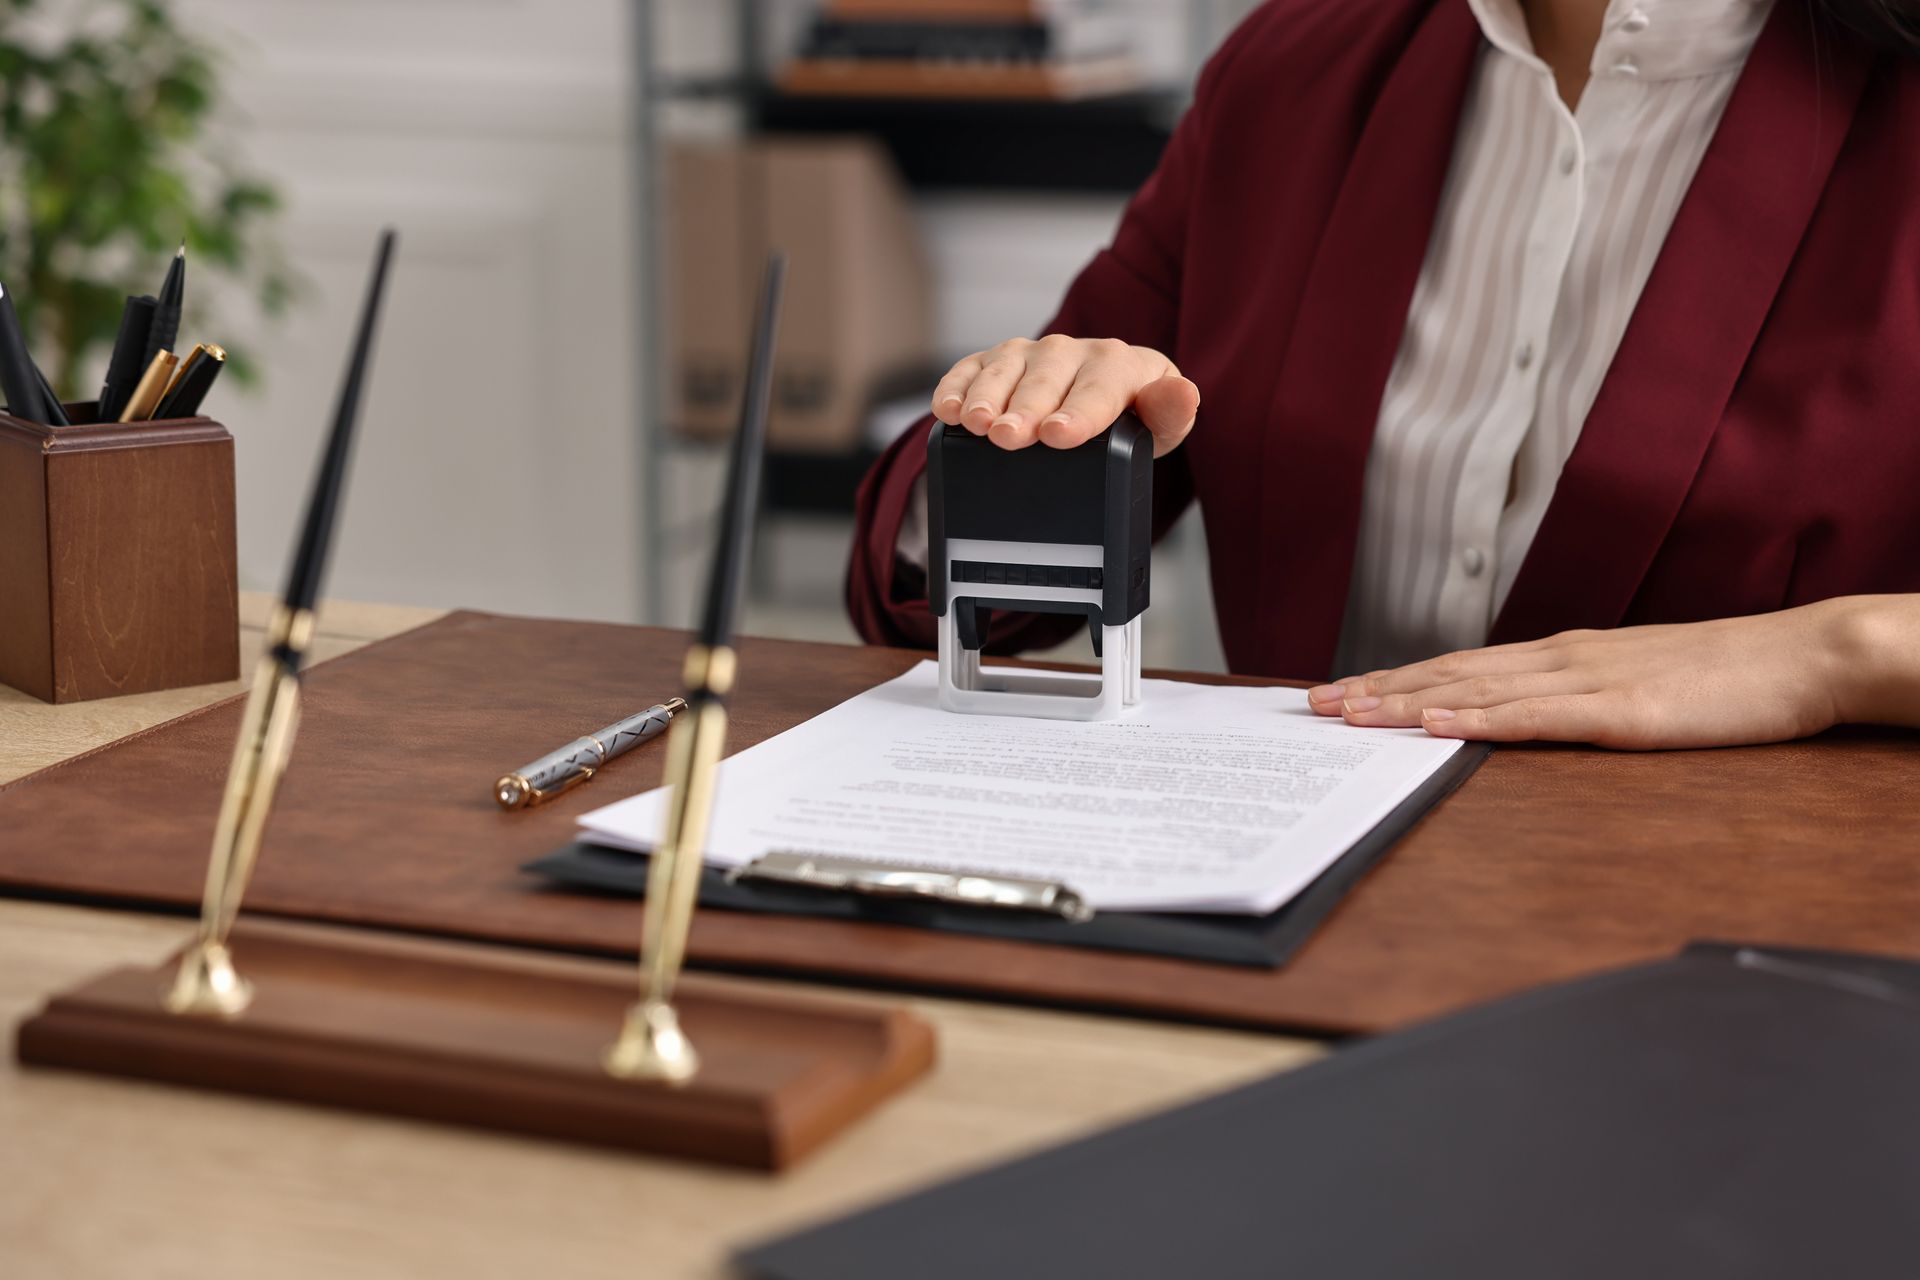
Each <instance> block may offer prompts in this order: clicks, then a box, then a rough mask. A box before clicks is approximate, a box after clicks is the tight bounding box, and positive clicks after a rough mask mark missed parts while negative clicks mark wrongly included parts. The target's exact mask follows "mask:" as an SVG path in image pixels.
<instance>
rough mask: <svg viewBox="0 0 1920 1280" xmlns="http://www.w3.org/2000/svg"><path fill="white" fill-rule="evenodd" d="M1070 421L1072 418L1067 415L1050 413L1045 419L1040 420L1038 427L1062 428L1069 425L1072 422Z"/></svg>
mask: <svg viewBox="0 0 1920 1280" xmlns="http://www.w3.org/2000/svg"><path fill="white" fill-rule="evenodd" d="M1072 421H1073V418H1072V417H1071V416H1069V415H1067V414H1064V413H1050V414H1048V415H1047V416H1046V417H1044V418H1042V419H1040V425H1041V426H1043V427H1044V426H1049V425H1052V426H1057V427H1064V426H1066V425H1067V424H1068V423H1070V422H1072Z"/></svg>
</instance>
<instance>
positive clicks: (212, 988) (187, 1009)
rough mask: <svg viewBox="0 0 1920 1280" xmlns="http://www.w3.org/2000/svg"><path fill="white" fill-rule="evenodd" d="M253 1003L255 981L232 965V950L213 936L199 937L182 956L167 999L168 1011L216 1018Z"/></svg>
mask: <svg viewBox="0 0 1920 1280" xmlns="http://www.w3.org/2000/svg"><path fill="white" fill-rule="evenodd" d="M252 1003H253V984H252V983H250V982H248V981H247V980H246V979H245V978H243V977H241V976H240V973H239V970H237V969H235V968H234V967H233V953H232V952H231V951H229V950H227V948H226V946H225V944H223V943H219V942H214V941H212V940H210V939H202V940H199V941H196V942H195V943H194V944H193V945H192V946H190V947H188V948H187V950H186V952H185V953H184V954H183V955H182V956H181V957H180V967H179V968H178V969H177V970H175V971H174V975H173V986H172V987H170V988H169V989H168V991H167V999H166V1006H167V1012H168V1013H181V1014H198V1015H201V1016H203V1017H216V1018H237V1017H239V1016H240V1015H241V1014H243V1013H245V1012H246V1011H247V1006H248V1005H249V1004H252Z"/></svg>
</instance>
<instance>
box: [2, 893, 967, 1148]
mask: <svg viewBox="0 0 1920 1280" xmlns="http://www.w3.org/2000/svg"><path fill="white" fill-rule="evenodd" d="M231 945H232V949H233V953H234V960H235V964H236V966H237V967H238V969H239V971H240V972H241V973H242V974H244V975H245V976H246V977H247V979H248V980H249V981H250V982H251V983H252V984H253V987H254V999H253V1002H252V1004H250V1005H249V1006H248V1008H247V1010H246V1012H245V1013H244V1014H242V1015H241V1016H239V1017H236V1018H232V1019H222V1018H218V1017H211V1016H195V1015H190V1014H175V1013H169V1012H168V1011H167V1009H166V1007H165V997H166V992H167V990H168V988H169V986H170V984H171V982H172V980H173V977H174V973H175V970H176V968H177V966H178V963H179V960H178V957H177V956H176V957H174V958H172V959H169V960H168V961H166V962H165V963H163V964H160V965H156V966H152V967H131V968H124V969H117V970H114V971H112V972H110V973H107V974H104V975H102V976H101V977H99V978H96V979H93V980H91V981H89V982H87V983H85V984H83V985H82V986H80V987H78V988H76V989H74V990H72V991H68V992H65V993H63V994H61V995H58V996H55V997H54V998H53V999H52V1000H50V1001H49V1002H48V1004H47V1007H46V1008H45V1009H44V1010H42V1011H41V1012H40V1013H38V1014H36V1015H35V1016H34V1017H32V1018H30V1019H28V1020H27V1021H26V1022H24V1023H22V1024H21V1026H20V1030H19V1038H18V1053H19V1057H20V1060H21V1061H22V1062H23V1063H29V1064H33V1065H37V1066H46V1067H64V1068H68V1069H72V1070H79V1071H92V1072H100V1073H104V1074H108V1075H118V1076H130V1077H134V1078H137V1079H143V1080H158V1081H164V1082H167V1083H172V1084H183V1085H191V1086H195V1087H198V1088H205V1089H217V1090H223V1091H227V1092H233V1093H242V1094H252V1095H257V1096H264V1097H271V1098H284V1099H291V1100H295V1101H300V1102H307V1103H318V1104H320V1105H322V1106H331V1107H342V1108H346V1109H350V1110H355V1111H369V1112H377V1113H382V1114H386V1115H396V1116H406V1117H412V1118H416V1119H422V1120H433V1121H440V1122H445V1123H452V1124H460V1125H469V1126H473V1127H477V1128H483V1129H493V1130H503V1131H507V1132H512V1133H523V1134H533V1135H536V1136H540V1137H547V1138H558V1139H561V1140H564V1141H570V1142H583V1143H590V1144H593V1145H596V1146H610V1147H618V1148H624V1149H627V1150H632V1151H643V1152H651V1153H656V1154H661V1155H670V1156H679V1157H685V1158H689V1159H695V1160H701V1161H708V1162H712V1163H718V1164H726V1165H737V1166H744V1167H747V1168H754V1169H766V1170H777V1169H781V1168H784V1167H786V1166H788V1165H790V1164H792V1163H794V1162H795V1161H797V1160H799V1159H801V1158H802V1157H804V1156H806V1155H807V1154H808V1153H809V1152H811V1151H813V1150H814V1149H815V1148H817V1147H819V1146H820V1145H821V1144H823V1143H824V1142H826V1141H827V1140H828V1139H830V1138H832V1137H833V1136H834V1135H835V1134H837V1133H839V1132H840V1131H841V1130H843V1129H845V1128H846V1127H847V1126H849V1125H850V1124H852V1123H853V1122H854V1121H856V1120H858V1119H859V1118H860V1117H861V1116H863V1115H865V1114H866V1113H867V1112H868V1111H870V1110H872V1109H873V1108H874V1107H875V1106H876V1105H878V1104H879V1103H880V1102H882V1101H884V1100H885V1099H886V1098H888V1097H889V1096H891V1095H892V1094H894V1093H897V1092H898V1091H900V1090H901V1089H902V1088H904V1087H905V1086H906V1085H908V1084H910V1083H911V1082H912V1081H914V1080H915V1079H916V1078H918V1077H919V1076H921V1075H923V1074H924V1073H925V1072H926V1071H927V1070H928V1068H930V1067H931V1066H932V1065H933V1059H934V1039H933V1031H932V1029H931V1028H930V1027H928V1026H927V1025H926V1024H925V1023H924V1022H922V1021H920V1020H919V1019H918V1018H915V1017H913V1016H912V1015H911V1014H908V1013H906V1012H905V1011H903V1010H899V1009H893V1008H884V1007H875V1006H872V1005H866V1004H856V1003H853V1002H850V1001H847V1002H842V1001H827V1000H812V999H799V998H787V997H784V996H773V995H761V994H756V993H743V992H738V991H731V990H729V989H728V988H727V987H726V986H725V985H723V984H720V983H716V982H713V981H711V980H695V981H689V982H687V983H686V984H685V985H684V986H683V987H682V989H681V995H680V998H679V999H677V1000H676V1001H675V1003H676V1006H677V1007H678V1009H679V1011H680V1017H681V1020H682V1023H683V1025H684V1026H685V1028H686V1032H687V1035H688V1036H689V1037H690V1038H691V1039H692V1040H693V1041H694V1042H695V1043H696V1044H697V1045H698V1046H699V1050H700V1058H701V1069H700V1072H699V1074H698V1075H697V1076H696V1077H695V1078H694V1079H693V1080H692V1081H690V1082H689V1083H687V1084H684V1085H679V1086H674V1085H667V1084H659V1083H652V1082H640V1081H630V1080H620V1079H615V1078H614V1077H613V1076H611V1075H609V1074H608V1073H607V1071H606V1070H605V1068H604V1067H603V1065H602V1056H603V1055H604V1053H605V1052H606V1049H607V1046H608V1045H609V1044H611V1043H612V1042H613V1040H614V1038H615V1036H616V1035H617V1034H618V1033H619V1030H620V1025H621V1019H622V1018H623V1016H624V1015H625V1013H626V1010H627V1008H628V1006H629V1005H630V1004H631V1003H632V1000H633V996H634V991H633V984H634V977H633V973H632V969H631V966H630V965H623V966H619V967H615V966H613V965H610V964H597V963H594V962H592V961H585V960H570V959H563V958H559V957H553V956H542V955H537V954H531V953H521V952H514V951H507V950H502V949H497V948H482V947H474V946H469V945H464V944H453V943H439V942H426V941H419V940H414V939H405V938H392V937H386V936H381V935H375V934H365V933H358V932H352V931H345V930H333V929H325V928H320V927H315V926H301V925H291V924H288V925H279V924H270V923H255V922H247V923H245V924H243V925H241V926H240V927H238V928H236V929H235V930H234V933H233V937H232V939H231Z"/></svg>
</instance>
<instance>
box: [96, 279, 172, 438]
mask: <svg viewBox="0 0 1920 1280" xmlns="http://www.w3.org/2000/svg"><path fill="white" fill-rule="evenodd" d="M159 306H160V303H159V301H158V300H157V299H154V298H151V297H148V296H147V295H146V294H141V295H140V296H139V297H137V298H128V299H127V305H126V307H125V308H124V309H123V310H122V311H121V312H120V333H119V335H118V336H117V337H115V338H114V340H113V355H112V357H111V358H110V359H109V360H108V361H107V380H106V381H105V382H104V383H102V384H101V385H100V403H99V405H98V406H97V407H96V408H95V410H94V415H93V420H94V421H95V422H118V421H119V420H120V411H121V410H122V409H124V408H126V406H127V400H128V398H129V397H130V396H132V395H133V389H134V388H135V387H137V386H139V385H140V375H141V374H143V373H145V372H146V371H147V363H148V361H149V360H150V359H151V357H150V356H148V355H147V335H148V334H149V333H151V332H152V331H153V313H154V312H155V311H156V310H158V309H159Z"/></svg>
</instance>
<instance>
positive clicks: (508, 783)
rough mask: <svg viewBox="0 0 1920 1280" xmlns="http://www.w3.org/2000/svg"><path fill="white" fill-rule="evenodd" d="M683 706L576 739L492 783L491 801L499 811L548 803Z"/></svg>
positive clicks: (672, 701)
mask: <svg viewBox="0 0 1920 1280" xmlns="http://www.w3.org/2000/svg"><path fill="white" fill-rule="evenodd" d="M686 705H687V704H686V702H685V700H684V699H681V698H669V699H667V700H666V701H665V702H663V703H661V704H660V705H658V706H654V707H648V708H647V709H646V710H645V711H640V712H636V713H634V714H633V715H630V716H628V717H627V718H626V719H625V720H621V721H618V722H616V723H614V724H610V725H608V726H607V727H606V728H604V729H602V730H600V731H599V732H598V733H590V734H588V735H587V736H586V737H584V738H576V739H574V740H573V741H572V742H569V743H568V744H567V745H566V746H564V747H561V748H560V749H559V750H557V751H550V752H548V753H547V754H546V755H544V756H541V757H540V758H539V759H538V760H535V761H534V762H533V763H532V764H529V765H523V766H521V767H520V768H518V769H516V770H514V771H513V772H512V773H509V774H507V775H506V776H505V777H503V778H501V779H500V780H499V781H498V782H496V783H494V784H493V798H494V799H495V800H496V801H498V802H499V805H500V807H501V808H502V809H519V808H522V807H524V806H526V805H530V804H539V803H540V802H541V801H542V800H551V799H553V797H555V796H557V795H559V794H560V793H561V792H562V791H567V790H570V789H572V788H574V787H577V786H579V785H580V784H581V783H583V782H585V781H586V780H587V779H588V778H591V777H592V776H593V775H594V774H595V773H596V772H598V771H599V769H600V767H601V766H602V765H604V764H606V762H607V761H609V760H612V759H614V758H615V757H616V756H622V755H625V754H626V753H627V752H629V751H631V750H633V749H634V748H635V747H637V746H639V745H640V744H641V743H643V742H645V741H646V740H647V739H649V738H652V737H654V736H656V735H658V734H659V732H660V731H661V730H662V729H665V728H666V727H667V725H668V723H669V722H670V721H672V719H673V717H674V714H675V713H676V712H678V711H680V710H681V709H682V708H684V707H685V706H686Z"/></svg>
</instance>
